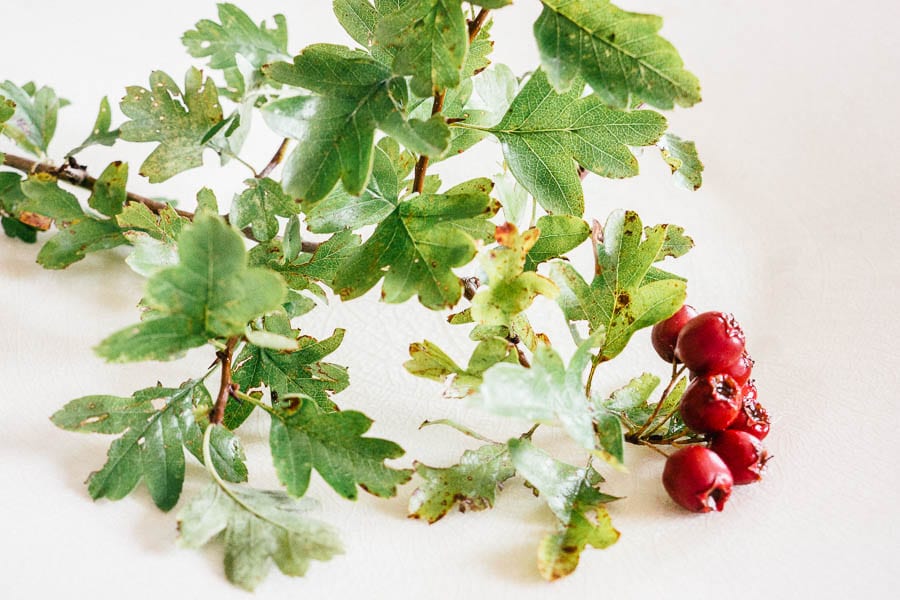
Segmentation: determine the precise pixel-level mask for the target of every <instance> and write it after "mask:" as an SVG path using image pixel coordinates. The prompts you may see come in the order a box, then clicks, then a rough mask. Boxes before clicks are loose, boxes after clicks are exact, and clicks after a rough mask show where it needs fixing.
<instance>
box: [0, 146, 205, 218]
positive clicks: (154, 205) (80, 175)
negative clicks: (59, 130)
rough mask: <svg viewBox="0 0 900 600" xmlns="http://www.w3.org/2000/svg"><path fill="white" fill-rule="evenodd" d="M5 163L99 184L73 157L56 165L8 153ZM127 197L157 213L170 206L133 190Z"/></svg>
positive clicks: (183, 213) (79, 183)
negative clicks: (62, 163)
mask: <svg viewBox="0 0 900 600" xmlns="http://www.w3.org/2000/svg"><path fill="white" fill-rule="evenodd" d="M3 164H4V166H7V167H10V168H13V169H15V170H17V171H21V172H23V173H26V174H29V175H32V174H36V173H48V174H50V175H53V176H55V177H57V178H58V179H61V180H62V181H65V182H66V183H68V184H71V185H74V186H75V187H80V188H82V189H85V190H89V191H93V190H94V187H95V186H96V185H97V179H96V178H94V177H91V176H90V175H88V174H87V172H86V171H85V170H84V167H82V166H81V165H79V164H78V163H76V162H75V161H74V160H71V159H70V160H69V162H67V163H65V164H64V165H61V166H59V167H54V166H52V165H48V164H46V163H42V162H38V161H35V160H31V159H30V158H25V157H24V156H16V155H15V154H7V155H5V156H4V157H3ZM127 198H128V200H127V201H128V202H138V203H140V204H143V205H144V206H146V207H147V208H149V209H150V211H151V212H153V213H154V214H157V215H158V214H159V213H160V212H161V211H162V210H163V209H165V208H166V207H167V206H168V204H166V203H165V202H160V201H159V200H153V199H152V198H147V197H145V196H140V195H138V194H135V193H133V192H128V194H127ZM174 210H175V212H176V213H178V214H179V215H181V216H182V217H185V218H186V219H193V218H194V213H192V212H188V211H186V210H180V209H177V208H176V209H174Z"/></svg>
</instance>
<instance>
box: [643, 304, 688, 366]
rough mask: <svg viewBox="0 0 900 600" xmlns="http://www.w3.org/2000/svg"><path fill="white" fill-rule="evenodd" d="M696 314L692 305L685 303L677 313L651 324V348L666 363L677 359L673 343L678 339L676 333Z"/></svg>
mask: <svg viewBox="0 0 900 600" xmlns="http://www.w3.org/2000/svg"><path fill="white" fill-rule="evenodd" d="M696 316H697V311H696V310H694V307H693V306H691V305H689V304H685V305H684V306H682V307H681V308H680V309H679V310H678V312H677V313H675V314H674V315H672V316H671V317H669V318H668V319H666V320H665V321H660V322H659V323H657V324H656V325H654V326H653V330H652V331H651V332H650V341H651V342H653V349H654V350H656V353H657V354H659V357H660V358H661V359H663V360H664V361H666V362H667V363H671V362H673V361H676V360H677V357H676V356H675V343H676V342H677V341H678V334H679V333H680V332H681V328H682V327H684V326H685V324H686V323H687V322H688V321H690V320H691V319H693V318H694V317H696Z"/></svg>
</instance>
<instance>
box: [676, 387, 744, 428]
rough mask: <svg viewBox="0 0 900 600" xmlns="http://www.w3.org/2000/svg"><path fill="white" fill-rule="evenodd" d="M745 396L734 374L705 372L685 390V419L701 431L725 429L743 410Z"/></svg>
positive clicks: (682, 401)
mask: <svg viewBox="0 0 900 600" xmlns="http://www.w3.org/2000/svg"><path fill="white" fill-rule="evenodd" d="M742 398H743V396H742V395H741V386H739V385H738V384H737V382H736V381H735V380H734V379H733V378H732V377H731V375H701V376H699V377H697V379H695V380H694V381H692V382H691V384H690V385H689V386H688V387H687V389H686V390H685V391H684V396H682V398H681V406H680V411H681V419H682V420H683V421H684V424H685V425H687V426H688V427H690V428H691V429H692V430H694V431H696V432H697V433H712V432H715V431H722V430H723V429H725V428H727V427H728V426H729V425H731V423H732V422H733V421H734V420H735V418H736V417H737V416H738V413H740V411H741V406H742V404H741V400H742Z"/></svg>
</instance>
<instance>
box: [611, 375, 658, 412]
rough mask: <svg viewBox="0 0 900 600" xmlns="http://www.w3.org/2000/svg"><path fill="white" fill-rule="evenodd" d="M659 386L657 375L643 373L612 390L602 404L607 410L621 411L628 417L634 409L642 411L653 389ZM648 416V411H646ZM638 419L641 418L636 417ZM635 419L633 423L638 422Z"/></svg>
mask: <svg viewBox="0 0 900 600" xmlns="http://www.w3.org/2000/svg"><path fill="white" fill-rule="evenodd" d="M658 387H659V377H657V376H656V375H653V374H652V373H643V374H642V375H640V376H638V377H635V378H634V379H632V380H631V381H629V382H628V383H627V384H626V385H624V386H622V387H621V388H619V389H617V390H616V391H614V392H613V393H612V394H611V395H610V397H609V399H608V400H606V401H605V402H603V406H604V407H606V408H608V409H609V410H612V411H615V412H619V413H622V414H624V415H626V416H628V417H629V418H631V415H634V414H635V411H637V410H641V411H643V410H644V409H645V407H646V406H647V405H648V400H649V399H650V396H651V395H652V394H653V391H654V390H655V389H656V388H658ZM647 416H649V413H647ZM638 420H641V419H640V418H638ZM638 420H636V421H635V423H637V422H638Z"/></svg>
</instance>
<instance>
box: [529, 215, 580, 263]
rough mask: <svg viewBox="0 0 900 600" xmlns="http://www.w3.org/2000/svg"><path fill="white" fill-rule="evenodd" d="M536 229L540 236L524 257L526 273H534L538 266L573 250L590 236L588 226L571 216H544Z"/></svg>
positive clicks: (539, 220)
mask: <svg viewBox="0 0 900 600" xmlns="http://www.w3.org/2000/svg"><path fill="white" fill-rule="evenodd" d="M537 228H538V229H539V230H540V232H541V235H540V237H538V239H537V242H535V244H534V246H532V248H531V249H530V250H529V251H528V255H527V256H526V257H525V270H526V271H535V270H537V266H538V264H540V263H542V262H546V261H548V260H550V259H553V258H559V257H560V256H563V255H564V254H565V253H566V252H569V251H570V250H574V249H575V248H577V247H578V246H580V245H581V242H583V241H584V240H586V239H587V238H588V236H589V235H590V234H591V228H590V227H589V226H588V224H587V223H585V222H584V221H583V220H582V219H580V218H578V217H573V216H572V215H544V216H543V217H541V218H540V219H538V221H537Z"/></svg>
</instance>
